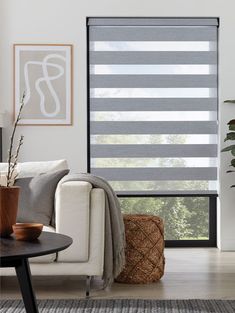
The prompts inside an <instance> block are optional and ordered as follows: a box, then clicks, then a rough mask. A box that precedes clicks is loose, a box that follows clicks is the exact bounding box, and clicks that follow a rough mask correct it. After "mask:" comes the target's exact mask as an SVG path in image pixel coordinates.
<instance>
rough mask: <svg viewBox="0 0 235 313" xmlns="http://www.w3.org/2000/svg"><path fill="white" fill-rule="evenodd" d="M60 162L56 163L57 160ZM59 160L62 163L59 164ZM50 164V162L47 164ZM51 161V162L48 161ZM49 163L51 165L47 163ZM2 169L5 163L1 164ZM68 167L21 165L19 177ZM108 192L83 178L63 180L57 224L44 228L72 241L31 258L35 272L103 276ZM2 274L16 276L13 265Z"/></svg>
mask: <svg viewBox="0 0 235 313" xmlns="http://www.w3.org/2000/svg"><path fill="white" fill-rule="evenodd" d="M56 162H57V163H56ZM59 162H60V164H59ZM46 163H47V164H46ZM49 163H50V164H49ZM47 165H48V166H47ZM1 167H2V169H3V170H4V168H3V163H0V171H1ZM66 167H67V163H66V162H65V161H54V162H28V163H21V164H19V167H18V171H19V176H20V177H22V176H24V177H25V176H31V175H35V174H39V173H40V172H42V169H43V172H46V171H49V170H55V169H58V170H61V169H65V168H66ZM104 214H105V194H104V190H103V189H100V188H92V185H91V184H90V183H88V182H83V181H67V182H60V183H59V184H58V186H57V190H56V194H55V227H53V226H45V227H44V230H45V231H51V232H58V233H62V234H66V235H68V236H70V237H72V239H73V244H72V245H71V246H70V247H69V248H68V249H66V250H64V251H61V252H59V253H57V254H53V255H48V256H42V257H36V258H32V259H30V262H31V266H30V267H31V271H32V274H33V275H39V276H42V275H45V276H46V275H85V276H87V282H88V289H87V293H89V288H90V286H89V282H90V277H91V276H102V274H103V266H104V230H105V223H104ZM0 273H1V275H15V272H14V270H13V269H12V268H2V269H1V270H0Z"/></svg>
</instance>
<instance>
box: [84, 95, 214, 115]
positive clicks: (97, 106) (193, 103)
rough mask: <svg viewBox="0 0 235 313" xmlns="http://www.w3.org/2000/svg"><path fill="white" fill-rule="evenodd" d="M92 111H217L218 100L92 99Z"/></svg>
mask: <svg viewBox="0 0 235 313" xmlns="http://www.w3.org/2000/svg"><path fill="white" fill-rule="evenodd" d="M90 110H91V111H124V112H125V111H217V98H195V99H194V98H188V99H187V98H172V99H168V98H157V99H156V98H153V99H151V98H149V99H146V98H140V99H138V98H135V99H133V98H129V99H127V98H91V99H90Z"/></svg>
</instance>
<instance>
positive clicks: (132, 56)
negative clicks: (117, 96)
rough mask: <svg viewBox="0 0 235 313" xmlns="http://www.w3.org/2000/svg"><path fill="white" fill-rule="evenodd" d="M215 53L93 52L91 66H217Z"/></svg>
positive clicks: (91, 53)
mask: <svg viewBox="0 0 235 313" xmlns="http://www.w3.org/2000/svg"><path fill="white" fill-rule="evenodd" d="M216 63H217V53H216V52H215V51H200V52H188V51H186V52H185V51H184V52H179V51H177V52H172V51H170V52H169V51H167V52H162V51H161V52H159V51H125V52H123V51H121V52H119V51H91V52H90V64H216Z"/></svg>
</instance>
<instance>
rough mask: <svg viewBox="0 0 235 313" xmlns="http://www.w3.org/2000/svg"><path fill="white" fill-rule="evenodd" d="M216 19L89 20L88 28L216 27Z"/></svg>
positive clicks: (149, 18)
mask: <svg viewBox="0 0 235 313" xmlns="http://www.w3.org/2000/svg"><path fill="white" fill-rule="evenodd" d="M218 24H219V23H218V18H151V17H148V18H89V20H88V25H90V26H218Z"/></svg>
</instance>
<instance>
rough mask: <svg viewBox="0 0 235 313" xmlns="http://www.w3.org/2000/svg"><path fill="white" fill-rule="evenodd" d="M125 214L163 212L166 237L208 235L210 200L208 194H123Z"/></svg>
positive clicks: (206, 237)
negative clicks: (187, 195)
mask: <svg viewBox="0 0 235 313" xmlns="http://www.w3.org/2000/svg"><path fill="white" fill-rule="evenodd" d="M120 202H121V208H122V212H123V213H125V214H150V215H157V216H160V217H161V218H162V219H163V221H164V225H165V239H166V240H180V239H185V238H187V239H191V240H196V239H198V238H204V239H208V236H209V235H208V229H209V200H208V198H206V197H165V198H163V197H155V198H154V197H148V198H147V197H144V198H138V197H136V198H120Z"/></svg>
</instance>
